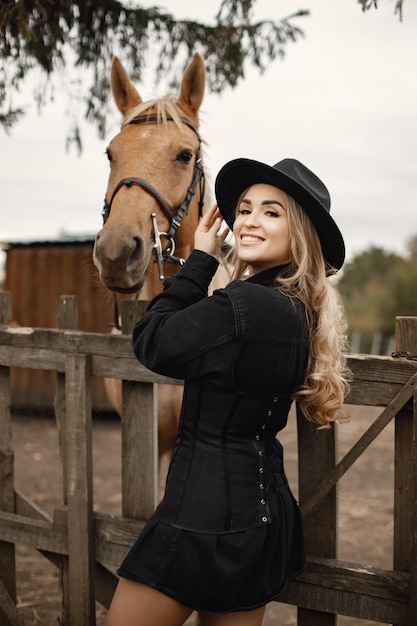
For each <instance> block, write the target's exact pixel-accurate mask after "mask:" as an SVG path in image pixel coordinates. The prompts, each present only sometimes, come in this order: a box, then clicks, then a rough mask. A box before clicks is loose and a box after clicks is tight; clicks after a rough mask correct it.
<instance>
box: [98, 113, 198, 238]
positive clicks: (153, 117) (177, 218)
mask: <svg viewBox="0 0 417 626" xmlns="http://www.w3.org/2000/svg"><path fill="white" fill-rule="evenodd" d="M163 119H164V118H162V117H161V116H159V115H158V114H157V113H148V114H144V115H137V116H136V117H134V118H132V119H131V120H130V121H129V122H127V124H126V126H127V125H129V124H141V123H155V122H160V121H161V120H163ZM165 119H166V120H167V121H174V118H173V117H172V116H171V115H167V116H166V117H165ZM179 119H180V121H181V122H182V123H183V124H186V125H187V126H188V127H189V128H191V129H192V130H193V131H194V132H195V134H196V135H197V138H198V141H199V146H198V151H197V155H196V162H195V165H194V172H193V177H192V180H191V183H190V186H189V187H188V189H187V193H186V195H185V198H184V200H183V202H182V203H181V205H180V206H179V208H178V209H177V211H176V212H175V213H173V212H172V211H171V209H170V207H169V206H168V203H167V202H166V200H165V199H164V198H163V197H162V196H161V194H160V193H159V192H158V190H157V189H155V187H154V186H153V185H151V184H150V183H148V182H147V181H146V180H144V179H143V178H138V177H129V178H122V180H120V181H119V182H118V183H117V185H116V187H115V188H114V190H113V193H112V195H111V197H110V201H109V202H107V199H106V198H105V199H104V206H103V211H102V216H103V223H106V221H107V219H108V217H109V215H110V210H111V206H112V203H113V200H114V198H115V196H116V195H117V193H118V192H119V191H120V189H122V187H128V188H129V187H131V186H132V185H134V186H137V187H141V188H142V189H144V190H145V191H146V192H147V193H149V194H150V195H151V196H152V197H153V198H154V200H156V202H157V203H158V206H159V207H160V209H161V210H162V212H163V214H164V215H165V217H166V218H167V219H168V221H169V224H170V227H169V230H168V231H167V233H164V235H165V236H166V237H168V238H172V237H173V236H174V234H175V231H176V229H177V228H178V226H179V225H180V223H181V220H182V218H183V216H184V213H187V212H188V207H189V204H190V202H191V198H192V197H193V195H194V193H195V190H196V187H197V185H198V184H200V199H199V205H198V206H199V215H200V216H201V215H202V209H203V204H204V169H203V163H202V160H201V157H200V146H201V137H200V134H199V132H198V130H197V128H196V127H195V126H194V124H193V123H192V122H190V120H188V119H187V118H185V117H180V118H179Z"/></svg>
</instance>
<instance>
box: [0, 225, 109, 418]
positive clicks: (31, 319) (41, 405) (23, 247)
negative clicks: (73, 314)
mask: <svg viewBox="0 0 417 626" xmlns="http://www.w3.org/2000/svg"><path fill="white" fill-rule="evenodd" d="M93 246H94V236H85V237H71V238H68V237H65V238H62V239H59V240H56V241H30V242H25V243H23V242H17V243H14V242H13V243H7V244H3V249H4V250H5V252H6V261H5V278H4V290H5V291H10V292H11V294H12V306H13V311H12V314H13V323H14V324H16V325H18V326H31V327H42V328H56V327H57V319H56V318H57V311H58V304H59V300H60V296H61V295H76V296H77V301H78V328H79V330H83V331H88V332H100V333H106V332H110V326H111V324H112V322H113V309H114V300H113V295H112V294H111V293H110V292H109V291H108V290H107V289H105V287H104V286H103V285H102V284H101V282H100V279H99V276H98V271H97V269H96V267H95V266H94V264H93V260H92V253H93ZM11 376H12V405H13V407H14V408H17V409H35V410H39V409H41V410H44V409H51V408H52V406H53V384H52V382H53V377H54V376H55V374H54V373H52V372H49V371H41V370H33V369H15V370H13V371H12V374H11ZM92 402H93V408H94V409H95V410H96V411H108V410H111V406H110V404H109V402H108V399H107V395H106V393H105V389H104V384H103V381H102V380H100V379H96V380H94V383H93V388H92Z"/></svg>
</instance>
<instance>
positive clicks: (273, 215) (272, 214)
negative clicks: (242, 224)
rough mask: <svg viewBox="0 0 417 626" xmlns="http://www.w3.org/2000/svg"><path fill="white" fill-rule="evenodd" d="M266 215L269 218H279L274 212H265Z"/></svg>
mask: <svg viewBox="0 0 417 626" xmlns="http://www.w3.org/2000/svg"><path fill="white" fill-rule="evenodd" d="M266 214H267V215H269V216H270V217H279V213H277V212H276V211H267V212H266Z"/></svg>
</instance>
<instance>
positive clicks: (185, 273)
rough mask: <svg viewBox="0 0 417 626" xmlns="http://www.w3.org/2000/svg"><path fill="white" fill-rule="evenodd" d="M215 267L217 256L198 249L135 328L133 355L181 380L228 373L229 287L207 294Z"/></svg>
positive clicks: (230, 335)
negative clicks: (226, 370)
mask: <svg viewBox="0 0 417 626" xmlns="http://www.w3.org/2000/svg"><path fill="white" fill-rule="evenodd" d="M217 267H218V262H217V260H216V259H215V258H214V257H212V256H210V255H208V254H205V253H204V252H201V251H199V250H194V251H193V252H192V254H191V255H190V257H189V259H188V260H187V262H186V264H185V265H184V267H183V268H182V269H181V270H180V272H179V273H178V274H177V275H175V276H173V277H172V278H169V279H167V280H166V281H165V284H164V290H163V291H162V293H160V294H159V295H158V296H156V298H154V299H153V300H152V302H151V303H150V304H149V307H148V309H147V311H146V313H145V315H144V316H143V318H142V319H141V320H140V321H139V322H138V323H137V324H136V325H135V327H134V330H133V349H134V352H135V355H136V357H137V358H138V360H139V361H140V362H141V363H143V365H145V366H146V367H147V368H148V369H150V370H152V371H154V372H157V373H158V374H162V375H165V376H170V377H173V378H180V379H185V378H194V377H200V378H204V377H209V378H211V377H213V376H214V377H215V378H217V377H219V376H220V377H222V376H223V375H224V370H225V359H226V360H227V359H228V357H227V354H228V352H230V350H228V349H227V345H228V344H229V343H230V341H231V340H233V337H234V328H235V323H234V313H233V306H232V303H231V301H230V298H229V297H228V295H227V292H226V290H224V289H220V290H217V291H215V292H214V294H213V295H212V296H207V291H208V286H209V284H210V282H211V279H212V277H213V275H214V273H215V271H216V269H217ZM229 358H230V357H229Z"/></svg>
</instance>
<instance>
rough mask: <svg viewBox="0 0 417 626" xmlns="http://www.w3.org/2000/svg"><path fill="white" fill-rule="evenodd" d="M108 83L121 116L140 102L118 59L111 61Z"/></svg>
mask: <svg viewBox="0 0 417 626" xmlns="http://www.w3.org/2000/svg"><path fill="white" fill-rule="evenodd" d="M110 81H111V90H112V92H113V98H114V101H115V103H116V104H117V107H118V109H119V111H120V112H121V113H122V115H123V116H125V115H126V114H127V113H128V112H129V111H130V110H131V109H133V107H135V106H137V105H138V104H140V103H141V102H142V98H141V97H140V95H139V94H138V92H137V91H136V88H135V86H134V84H133V83H132V81H131V80H130V78H129V74H128V73H127V71H126V68H125V66H124V65H123V63H122V62H121V60H120V59H119V57H114V59H113V63H112V66H111V76H110Z"/></svg>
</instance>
